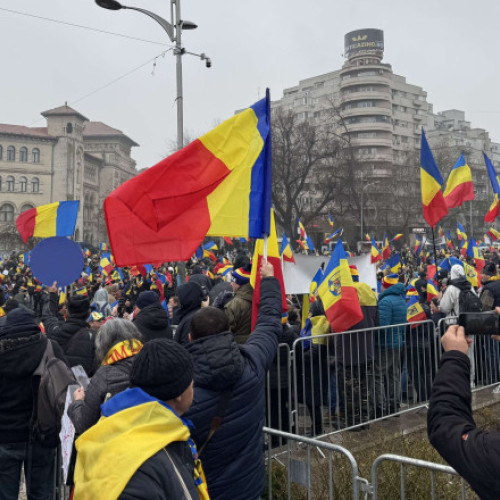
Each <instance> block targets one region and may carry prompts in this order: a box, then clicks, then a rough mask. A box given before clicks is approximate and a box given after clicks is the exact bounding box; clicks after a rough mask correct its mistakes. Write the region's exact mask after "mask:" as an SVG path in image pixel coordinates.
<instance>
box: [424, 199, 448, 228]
mask: <svg viewBox="0 0 500 500" xmlns="http://www.w3.org/2000/svg"><path fill="white" fill-rule="evenodd" d="M422 208H423V211H424V219H425V220H426V221H427V224H429V226H431V227H434V226H435V225H436V224H437V223H438V222H439V221H440V220H441V219H442V218H443V217H444V216H445V215H447V214H448V208H447V206H446V203H445V201H444V197H443V192H442V191H438V192H437V193H436V196H434V198H433V199H432V201H431V202H430V203H429V205H427V206H425V205H422Z"/></svg>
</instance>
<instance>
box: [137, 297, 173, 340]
mask: <svg viewBox="0 0 500 500" xmlns="http://www.w3.org/2000/svg"><path fill="white" fill-rule="evenodd" d="M133 323H134V325H135V326H136V327H137V329H138V330H139V331H140V332H141V334H142V336H143V339H144V341H145V342H148V341H149V340H153V339H172V328H170V326H168V315H167V311H165V309H163V307H162V305H161V303H160V297H159V296H158V294H157V293H155V292H153V291H152V290H147V291H145V292H141V293H140V294H139V296H138V297H137V300H136V302H135V313H134V319H133Z"/></svg>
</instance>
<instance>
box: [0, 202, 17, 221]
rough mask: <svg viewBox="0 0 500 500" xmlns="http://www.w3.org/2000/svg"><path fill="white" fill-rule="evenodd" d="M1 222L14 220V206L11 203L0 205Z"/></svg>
mask: <svg viewBox="0 0 500 500" xmlns="http://www.w3.org/2000/svg"><path fill="white" fill-rule="evenodd" d="M0 222H14V207H13V206H12V205H10V204H9V203H4V204H3V205H2V206H1V207H0Z"/></svg>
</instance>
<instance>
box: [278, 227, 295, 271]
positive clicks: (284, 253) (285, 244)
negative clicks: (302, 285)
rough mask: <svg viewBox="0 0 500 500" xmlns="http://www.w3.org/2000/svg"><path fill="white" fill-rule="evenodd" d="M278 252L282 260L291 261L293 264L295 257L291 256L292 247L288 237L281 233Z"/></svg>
mask: <svg viewBox="0 0 500 500" xmlns="http://www.w3.org/2000/svg"><path fill="white" fill-rule="evenodd" d="M280 254H281V257H282V258H283V260H285V261H287V262H293V263H294V264H295V257H294V256H293V252H292V247H291V246H290V243H289V241H288V238H287V237H286V235H285V234H284V233H283V238H282V239H281V248H280Z"/></svg>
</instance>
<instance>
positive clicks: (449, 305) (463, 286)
mask: <svg viewBox="0 0 500 500" xmlns="http://www.w3.org/2000/svg"><path fill="white" fill-rule="evenodd" d="M467 290H472V292H473V293H476V291H475V290H474V288H472V286H471V284H470V283H469V282H468V281H467V278H465V277H464V276H461V277H460V278H456V279H454V280H451V281H450V284H449V285H448V286H447V287H446V290H445V291H444V294H443V297H442V298H441V300H440V301H439V310H440V311H441V312H442V313H444V314H446V315H447V316H458V315H459V314H460V307H459V299H460V292H461V291H467Z"/></svg>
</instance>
